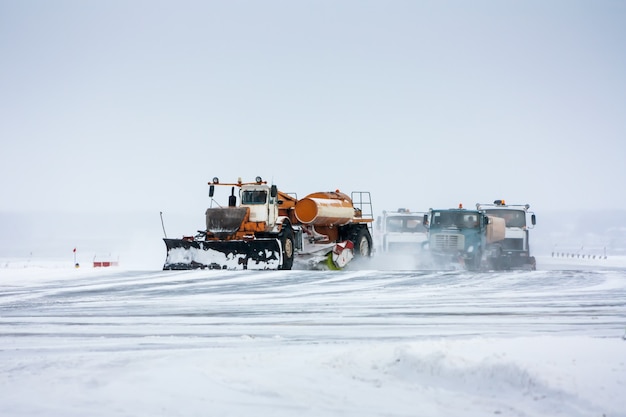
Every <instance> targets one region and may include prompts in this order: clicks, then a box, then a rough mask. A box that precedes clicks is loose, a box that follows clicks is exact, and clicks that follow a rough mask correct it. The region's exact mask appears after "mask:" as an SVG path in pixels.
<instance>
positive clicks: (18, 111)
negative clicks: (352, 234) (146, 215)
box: [0, 0, 626, 223]
mask: <svg viewBox="0 0 626 417" xmlns="http://www.w3.org/2000/svg"><path fill="white" fill-rule="evenodd" d="M625 21H626V3H625V2H623V1H571V0H567V1H523V2H522V1H471V2H468V1H391V2H390V1H361V0H360V1H330V0H329V1H287V0H285V1H271V0H270V1H231V0H229V1H220V2H216V1H175V2H174V1H171V2H170V1H152V0H150V1H99V2H97V1H90V2H85V1H78V0H76V1H12V0H0V54H1V56H2V65H0V140H1V141H2V152H1V153H0V185H1V188H2V192H3V197H2V199H0V210H27V211H34V210H71V211H78V212H87V211H116V210H153V211H155V212H158V211H175V212H188V213H189V214H190V215H195V214H197V215H198V219H200V220H199V222H200V223H202V219H203V217H202V213H203V208H204V207H205V206H207V204H208V197H207V189H208V187H207V182H208V181H209V180H210V179H211V178H212V177H214V176H218V177H220V179H221V180H222V181H224V182H226V181H233V180H235V179H236V178H237V177H240V176H241V177H242V178H243V179H244V180H252V179H253V178H254V177H255V176H257V175H261V176H262V177H264V178H266V179H268V180H270V181H272V180H273V182H274V183H276V184H277V185H278V186H279V188H281V189H282V190H283V191H287V192H297V193H298V195H299V196H302V197H303V196H304V195H306V194H308V193H311V192H315V191H328V190H334V189H340V190H341V191H344V192H348V193H349V192H350V191H353V190H359V191H371V193H372V199H373V204H374V209H375V211H378V210H383V209H395V208H397V207H409V208H411V209H413V210H426V209H428V208H429V207H448V206H456V205H457V204H458V203H461V202H462V203H464V204H465V206H468V207H469V206H473V205H474V204H475V203H477V202H491V201H493V200H494V199H496V198H504V199H506V200H507V201H508V202H510V203H530V204H531V206H532V207H533V209H534V210H535V211H536V212H540V211H541V210H552V209H559V208H573V209H577V208H607V207H612V208H621V209H625V208H626V193H624V192H623V187H624V184H625V183H626V166H625V164H624V157H625V156H626V152H625V150H626V141H625V140H626V53H625V52H624V51H626V25H624V22H625Z"/></svg>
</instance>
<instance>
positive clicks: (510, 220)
mask: <svg viewBox="0 0 626 417" xmlns="http://www.w3.org/2000/svg"><path fill="white" fill-rule="evenodd" d="M487 214H489V215H490V216H496V217H500V218H501V219H504V222H505V225H506V227H524V226H526V213H525V212H524V211H523V210H499V209H494V210H487Z"/></svg>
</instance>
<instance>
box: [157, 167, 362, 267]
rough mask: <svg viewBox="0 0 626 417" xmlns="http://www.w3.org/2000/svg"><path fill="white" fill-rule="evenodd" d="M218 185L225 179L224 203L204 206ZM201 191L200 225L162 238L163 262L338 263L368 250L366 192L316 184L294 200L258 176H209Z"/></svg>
mask: <svg viewBox="0 0 626 417" xmlns="http://www.w3.org/2000/svg"><path fill="white" fill-rule="evenodd" d="M219 186H225V187H231V193H230V196H229V197H228V205H227V207H222V206H219V205H218V206H217V207H212V206H213V202H214V201H215V200H214V199H213V197H214V195H215V189H216V187H219ZM236 188H237V189H238V190H239V193H238V194H239V195H238V196H236V195H235V189H236ZM209 197H211V207H210V208H208V209H207V210H206V213H205V217H206V229H205V230H199V231H198V233H197V234H196V235H195V236H184V237H182V238H181V239H168V238H167V237H166V238H164V239H163V240H164V241H165V246H166V247H167V258H166V260H165V264H164V266H163V269H165V270H171V269H175V270H179V269H205V268H207V269H292V268H294V264H295V268H297V269H342V268H344V267H345V266H346V265H347V264H348V263H350V261H351V260H353V259H356V258H359V257H370V256H371V255H372V247H373V246H372V235H371V232H370V230H371V224H372V222H373V214H372V210H371V199H370V194H369V192H363V191H357V192H353V193H352V195H351V197H349V196H348V195H346V194H344V193H341V192H340V191H338V190H337V191H329V192H317V193H313V194H309V195H307V196H306V197H304V198H302V199H300V200H298V199H297V197H296V196H295V195H294V194H291V193H289V194H288V193H284V192H282V191H279V190H278V188H277V187H276V186H275V185H267V182H266V181H263V180H262V179H261V177H256V180H255V181H254V182H247V183H244V182H242V181H241V179H239V180H238V181H237V182H236V183H220V181H219V179H218V178H213V180H212V181H211V182H209ZM237 198H239V204H237ZM355 201H356V203H355ZM364 208H365V210H366V212H365V214H364Z"/></svg>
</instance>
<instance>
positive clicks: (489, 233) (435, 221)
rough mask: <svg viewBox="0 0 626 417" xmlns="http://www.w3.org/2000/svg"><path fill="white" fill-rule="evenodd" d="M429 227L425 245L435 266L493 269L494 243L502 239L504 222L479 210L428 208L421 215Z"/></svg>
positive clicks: (497, 252)
mask: <svg viewBox="0 0 626 417" xmlns="http://www.w3.org/2000/svg"><path fill="white" fill-rule="evenodd" d="M424 224H425V225H426V227H427V228H428V241H427V242H426V244H425V249H427V251H428V253H429V255H430V261H431V263H432V264H433V266H434V267H437V268H443V269H449V268H458V267H461V268H464V269H468V270H472V271H476V270H482V269H493V268H494V267H495V265H497V262H496V261H497V258H498V256H500V250H499V249H500V248H499V246H498V245H497V244H496V242H499V241H501V240H503V239H504V237H505V222H504V220H503V219H501V218H498V217H493V216H489V215H487V214H486V213H485V212H484V211H482V210H468V209H465V208H463V205H459V207H458V208H450V209H432V208H431V209H429V211H428V213H426V214H425V215H424Z"/></svg>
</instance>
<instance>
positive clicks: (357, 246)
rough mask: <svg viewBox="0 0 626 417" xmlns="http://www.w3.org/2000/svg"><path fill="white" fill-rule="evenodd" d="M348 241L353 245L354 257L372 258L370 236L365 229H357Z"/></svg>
mask: <svg viewBox="0 0 626 417" xmlns="http://www.w3.org/2000/svg"><path fill="white" fill-rule="evenodd" d="M350 240H351V241H352V243H354V255H355V256H361V257H368V256H372V236H370V232H369V230H367V228H360V229H358V230H357V231H356V232H355V234H354V236H353V238H352V239H350Z"/></svg>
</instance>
